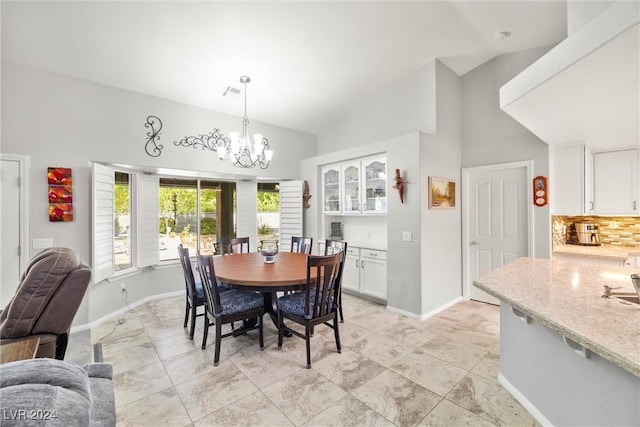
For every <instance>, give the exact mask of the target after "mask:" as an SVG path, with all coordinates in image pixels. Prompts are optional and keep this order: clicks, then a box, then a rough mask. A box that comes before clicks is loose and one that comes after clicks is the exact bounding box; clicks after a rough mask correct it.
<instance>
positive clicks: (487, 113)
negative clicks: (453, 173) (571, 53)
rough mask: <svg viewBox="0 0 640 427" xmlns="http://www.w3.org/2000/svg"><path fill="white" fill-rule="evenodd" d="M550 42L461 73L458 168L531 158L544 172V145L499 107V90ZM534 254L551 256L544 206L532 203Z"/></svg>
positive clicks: (546, 169)
mask: <svg viewBox="0 0 640 427" xmlns="http://www.w3.org/2000/svg"><path fill="white" fill-rule="evenodd" d="M549 49H550V47H543V48H536V49H530V50H526V51H522V52H517V53H513V54H506V55H502V56H499V57H496V58H494V59H492V60H490V61H488V62H486V63H485V64H483V65H481V66H479V67H477V68H475V69H474V70H472V71H470V72H468V73H467V74H465V75H464V76H463V77H462V167H471V166H481V165H490V164H497V163H507V162H515V161H521V160H533V162H534V170H533V174H534V176H538V175H543V176H549V146H548V145H547V144H546V143H545V142H543V141H542V140H540V139H539V138H538V137H536V136H535V135H533V134H532V133H531V132H529V131H528V130H527V129H526V128H525V127H524V126H522V125H520V124H519V123H518V122H517V121H515V120H514V119H512V118H511V117H510V116H508V115H507V114H506V113H504V112H503V111H502V110H501V109H500V100H499V93H498V91H499V89H500V87H501V86H502V85H503V84H505V83H506V82H508V81H509V80H510V79H511V78H513V77H514V76H515V75H517V74H518V73H520V72H521V71H522V70H524V69H525V68H526V67H527V66H529V65H530V64H531V63H533V62H534V61H535V60H537V59H538V58H539V57H541V56H542V55H543V54H545V53H546V52H547V51H548V50H549ZM533 226H534V230H535V231H534V232H535V235H534V240H535V246H534V254H530V255H531V256H536V257H539V258H548V257H549V256H550V244H551V243H550V242H551V225H550V213H549V205H547V206H545V207H542V208H541V207H536V208H535V210H534V218H533Z"/></svg>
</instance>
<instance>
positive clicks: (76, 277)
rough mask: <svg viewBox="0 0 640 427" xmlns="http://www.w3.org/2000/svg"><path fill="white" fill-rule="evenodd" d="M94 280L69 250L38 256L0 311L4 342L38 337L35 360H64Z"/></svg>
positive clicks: (86, 268) (89, 269) (48, 250)
mask: <svg viewBox="0 0 640 427" xmlns="http://www.w3.org/2000/svg"><path fill="white" fill-rule="evenodd" d="M90 279H91V268H90V267H89V266H88V265H86V264H84V263H82V262H81V261H80V259H79V258H78V255H77V254H76V253H75V252H74V251H73V250H71V249H69V248H49V249H46V250H44V251H42V252H40V253H39V254H38V255H36V256H35V257H34V258H33V259H32V260H31V262H30V263H29V265H28V267H27V269H26V270H25V272H24V274H23V275H22V279H21V280H20V285H19V286H18V289H17V291H16V294H15V295H14V296H13V298H12V299H11V302H9V305H7V307H6V308H5V309H4V310H3V311H2V312H0V339H1V340H2V343H3V344H4V343H5V342H10V341H17V340H20V339H24V338H25V337H30V336H38V337H39V338H40V345H39V347H38V351H37V352H36V357H49V358H56V359H60V360H63V359H64V354H65V352H66V349H67V341H68V336H69V330H70V329H71V322H72V321H73V318H74V317H75V315H76V312H77V311H78V308H79V307H80V303H81V302H82V298H83V297H84V294H85V292H86V290H87V287H88V285H89V281H90Z"/></svg>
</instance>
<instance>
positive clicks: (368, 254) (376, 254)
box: [360, 248, 387, 260]
mask: <svg viewBox="0 0 640 427" xmlns="http://www.w3.org/2000/svg"><path fill="white" fill-rule="evenodd" d="M360 257H362V258H373V259H381V260H386V259H387V251H379V250H376V249H366V248H362V249H360Z"/></svg>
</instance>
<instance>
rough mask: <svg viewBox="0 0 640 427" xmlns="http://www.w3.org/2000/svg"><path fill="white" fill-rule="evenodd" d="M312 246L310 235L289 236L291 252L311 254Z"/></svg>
mask: <svg viewBox="0 0 640 427" xmlns="http://www.w3.org/2000/svg"><path fill="white" fill-rule="evenodd" d="M312 248H313V238H312V237H298V236H291V252H297V253H300V254H307V255H311V249H312Z"/></svg>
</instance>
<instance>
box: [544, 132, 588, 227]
mask: <svg viewBox="0 0 640 427" xmlns="http://www.w3.org/2000/svg"><path fill="white" fill-rule="evenodd" d="M550 153H551V179H550V180H549V184H550V189H549V190H550V191H549V195H550V197H551V211H552V213H554V214H557V215H582V214H584V213H592V212H593V191H592V185H591V182H592V178H591V167H590V165H591V161H590V158H591V151H590V150H589V147H588V146H587V145H586V144H584V143H581V144H565V145H552V146H551V147H550Z"/></svg>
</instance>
